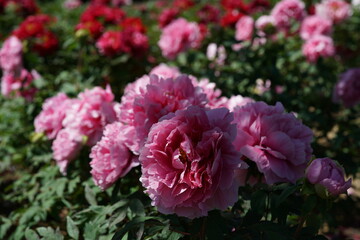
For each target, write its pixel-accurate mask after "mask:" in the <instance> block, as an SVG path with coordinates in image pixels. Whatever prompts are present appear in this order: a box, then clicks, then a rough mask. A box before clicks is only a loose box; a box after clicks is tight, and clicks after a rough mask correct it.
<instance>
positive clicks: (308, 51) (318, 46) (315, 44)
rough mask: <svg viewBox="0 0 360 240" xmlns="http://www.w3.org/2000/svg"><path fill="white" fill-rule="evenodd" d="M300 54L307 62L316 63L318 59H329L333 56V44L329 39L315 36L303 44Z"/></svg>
mask: <svg viewBox="0 0 360 240" xmlns="http://www.w3.org/2000/svg"><path fill="white" fill-rule="evenodd" d="M302 53H303V54H304V56H305V57H306V58H307V60H308V61H309V62H316V61H317V60H318V58H319V57H325V58H326V57H331V56H333V55H334V54H335V47H334V42H333V40H332V38H331V37H328V36H323V35H315V36H313V37H312V38H310V39H309V40H307V41H306V42H305V43H304V44H303V46H302Z"/></svg>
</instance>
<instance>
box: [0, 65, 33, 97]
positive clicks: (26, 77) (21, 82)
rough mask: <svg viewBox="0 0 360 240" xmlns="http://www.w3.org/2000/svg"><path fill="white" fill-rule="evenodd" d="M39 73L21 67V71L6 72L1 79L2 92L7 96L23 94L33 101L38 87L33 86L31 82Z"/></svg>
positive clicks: (22, 95)
mask: <svg viewBox="0 0 360 240" xmlns="http://www.w3.org/2000/svg"><path fill="white" fill-rule="evenodd" d="M38 76H39V74H38V73H37V72H36V71H35V70H32V71H31V72H28V71H27V70H26V69H20V71H19V73H12V72H10V73H8V72H4V75H3V76H2V80H1V93H2V94H3V95H4V96H5V97H11V96H12V95H14V96H21V97H24V98H25V99H27V100H28V101H31V100H32V98H33V97H34V95H35V93H36V88H34V87H31V83H32V82H33V81H34V79H35V78H37V77H38Z"/></svg>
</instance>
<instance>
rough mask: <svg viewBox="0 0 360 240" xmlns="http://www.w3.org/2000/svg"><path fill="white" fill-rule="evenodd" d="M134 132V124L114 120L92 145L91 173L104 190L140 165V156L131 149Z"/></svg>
mask: <svg viewBox="0 0 360 240" xmlns="http://www.w3.org/2000/svg"><path fill="white" fill-rule="evenodd" d="M134 134H135V132H134V128H133V127H132V126H129V125H124V124H122V123H120V122H114V123H112V124H108V125H107V126H106V128H105V130H104V135H103V137H102V138H101V140H100V141H99V142H97V144H96V145H95V146H94V147H92V149H91V153H90V158H91V159H92V160H91V162H90V166H91V169H92V170H91V174H92V176H93V179H94V182H95V184H96V185H97V186H99V187H100V188H101V189H102V190H105V189H107V188H108V187H110V186H111V185H112V184H114V182H116V180H117V179H119V178H121V177H124V176H125V175H126V174H127V173H128V172H129V171H130V170H131V169H132V168H133V167H135V166H138V165H139V161H138V157H137V156H135V155H134V154H133V153H132V152H131V151H130V149H129V146H130V147H131V146H133V144H134V143H133V140H134V138H132V136H133V135H134Z"/></svg>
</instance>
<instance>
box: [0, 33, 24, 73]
mask: <svg viewBox="0 0 360 240" xmlns="http://www.w3.org/2000/svg"><path fill="white" fill-rule="evenodd" d="M0 67H1V68H2V69H3V71H4V72H17V71H18V70H20V69H21V68H22V43H21V41H20V40H19V39H18V38H17V37H15V36H11V37H9V38H7V39H6V40H5V42H4V44H3V45H2V47H1V49H0Z"/></svg>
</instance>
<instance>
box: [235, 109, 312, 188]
mask: <svg viewBox="0 0 360 240" xmlns="http://www.w3.org/2000/svg"><path fill="white" fill-rule="evenodd" d="M234 115H235V120H234V123H236V124H237V137H236V139H235V141H234V142H233V144H234V146H235V148H236V149H237V150H239V151H240V152H241V153H242V154H243V155H244V156H246V157H247V158H248V159H249V160H251V161H253V162H255V163H256V165H257V168H258V170H259V172H260V173H262V174H263V175H264V177H265V181H266V183H268V184H273V183H278V182H292V183H295V182H296V180H298V179H299V178H301V177H303V176H304V172H305V168H306V166H307V163H308V161H309V160H310V158H311V153H312V149H311V145H310V143H311V140H312V136H313V134H312V132H311V130H310V129H309V128H308V127H306V126H305V125H303V124H302V123H301V122H300V121H299V120H298V119H296V117H295V116H294V115H293V114H291V113H285V112H284V108H283V106H282V105H281V104H280V103H277V104H276V105H275V106H269V105H267V104H266V103H264V102H255V103H248V104H246V105H245V106H242V107H236V108H235V109H234Z"/></svg>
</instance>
